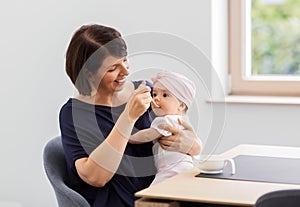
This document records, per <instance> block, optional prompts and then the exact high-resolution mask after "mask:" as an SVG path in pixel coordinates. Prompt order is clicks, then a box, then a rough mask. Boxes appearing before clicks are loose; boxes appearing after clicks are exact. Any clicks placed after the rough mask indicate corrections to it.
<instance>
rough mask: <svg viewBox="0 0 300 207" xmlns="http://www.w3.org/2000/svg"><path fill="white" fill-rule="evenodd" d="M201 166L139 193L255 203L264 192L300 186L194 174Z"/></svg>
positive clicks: (248, 149) (254, 149)
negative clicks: (214, 177)
mask: <svg viewBox="0 0 300 207" xmlns="http://www.w3.org/2000/svg"><path fill="white" fill-rule="evenodd" d="M222 155H224V156H226V157H228V158H233V157H235V156H238V155H256V156H272V157H285V158H300V148H296V147H281V146H280V147H279V146H266V145H239V146H237V147H234V148H233V149H231V150H229V151H227V152H225V153H223V154H222ZM199 173H200V170H199V169H198V168H193V169H192V170H189V171H187V172H184V173H181V174H178V175H176V176H174V177H172V178H170V179H167V180H165V181H163V182H161V183H159V184H157V185H153V186H150V187H149V188H146V189H144V190H142V191H139V192H137V193H136V194H135V195H136V196H137V197H144V198H154V199H170V200H180V201H192V202H207V203H216V204H232V205H239V206H252V205H254V204H255V202H256V200H257V199H258V198H259V197H260V196H261V195H263V194H265V193H267V192H271V191H275V190H282V189H295V188H298V189H300V185H293V184H279V183H266V182H251V181H240V180H228V179H211V178H200V177H195V175H197V174H199Z"/></svg>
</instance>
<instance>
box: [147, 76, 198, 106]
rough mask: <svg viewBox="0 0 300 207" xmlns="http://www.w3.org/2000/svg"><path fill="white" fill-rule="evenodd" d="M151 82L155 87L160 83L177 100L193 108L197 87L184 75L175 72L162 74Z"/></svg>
mask: <svg viewBox="0 0 300 207" xmlns="http://www.w3.org/2000/svg"><path fill="white" fill-rule="evenodd" d="M151 80H152V82H153V85H154V84H155V83H156V82H160V83H161V84H162V85H163V86H164V87H166V89H168V90H169V91H170V92H171V93H172V94H173V95H174V96H175V97H176V98H178V99H179V100H180V101H182V102H183V103H185V104H186V106H187V107H188V108H189V107H190V106H191V104H192V102H193V99H194V98H195V94H196V86H195V84H194V83H193V82H192V81H191V80H189V79H188V78H187V77H185V76H184V75H181V74H179V73H175V72H160V73H157V76H156V77H154V78H151Z"/></svg>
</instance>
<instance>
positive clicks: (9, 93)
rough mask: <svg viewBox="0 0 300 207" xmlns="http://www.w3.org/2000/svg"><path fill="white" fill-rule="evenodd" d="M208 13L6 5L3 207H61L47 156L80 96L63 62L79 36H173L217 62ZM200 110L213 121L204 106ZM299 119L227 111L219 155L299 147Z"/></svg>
mask: <svg viewBox="0 0 300 207" xmlns="http://www.w3.org/2000/svg"><path fill="white" fill-rule="evenodd" d="M209 8H210V0H203V1H198V0H191V1H179V0H164V1H160V0H153V1H140V0H130V1H126V2H125V1H122V0H110V1H99V0H89V1H79V0H72V1H71V0H65V1H52V0H43V1H38V0H27V1H21V0H12V1H6V2H5V3H1V6H0V23H1V24H0V25H1V38H0V57H1V61H0V68H1V72H2V75H1V81H0V84H1V89H2V98H1V106H2V107H1V109H0V113H1V116H0V122H1V128H0V130H1V138H0V140H1V142H2V145H1V150H0V163H1V171H0V184H1V187H0V201H19V202H20V203H21V204H22V206H23V207H40V206H44V207H53V206H56V201H55V197H54V193H53V191H52V188H51V187H50V185H49V182H48V180H47V179H46V177H45V174H44V171H43V167H42V149H43V146H44V144H45V143H46V142H47V141H48V140H49V139H50V138H51V137H54V136H56V135H58V134H59V129H58V111H59V108H60V106H61V105H62V104H63V103H64V102H65V101H66V100H67V98H68V97H70V96H72V95H73V92H74V90H73V87H72V85H71V83H70V81H69V80H68V78H67V76H66V75H65V72H64V55H65V50H66V46H67V44H68V42H69V39H70V36H71V35H72V34H73V32H74V30H75V29H76V28H78V27H79V26H80V25H82V24H85V23H100V24H106V25H111V26H114V27H116V28H117V29H118V30H120V31H121V33H122V34H123V35H128V34H133V33H137V32H143V31H158V32H167V33H170V34H174V35H177V36H179V37H182V38H184V39H185V40H187V41H189V42H191V43H192V44H194V45H195V46H197V47H198V48H199V49H200V50H202V51H203V52H204V53H205V54H206V55H210V9H209ZM129 47H130V45H129ZM216 105H217V104H216ZM199 108H201V110H203V114H205V113H206V108H207V106H206V105H205V104H203V105H202V106H199ZM299 111H300V108H299V106H293V107H287V106H267V105H263V106H262V105H237V104H233V105H228V106H227V120H226V126H225V128H224V133H223V137H222V139H221V142H220V144H219V146H218V150H219V151H222V150H224V149H227V148H229V147H231V146H234V145H236V144H238V143H243V142H247V143H271V144H287V145H298V146H300V141H299V130H298V125H299V124H298V123H299V119H300V118H299V117H300V116H299V115H300V113H299ZM202 122H203V123H204V124H205V119H202Z"/></svg>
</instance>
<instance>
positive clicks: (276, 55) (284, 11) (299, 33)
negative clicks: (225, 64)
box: [229, 0, 300, 96]
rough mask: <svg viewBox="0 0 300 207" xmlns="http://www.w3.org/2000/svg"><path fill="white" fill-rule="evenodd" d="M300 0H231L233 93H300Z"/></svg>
mask: <svg viewBox="0 0 300 207" xmlns="http://www.w3.org/2000/svg"><path fill="white" fill-rule="evenodd" d="M299 10H300V3H299V1H298V0H229V73H230V77H231V94H232V95H270V96H300V13H299V12H298V11H299Z"/></svg>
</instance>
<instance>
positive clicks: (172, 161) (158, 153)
mask: <svg viewBox="0 0 300 207" xmlns="http://www.w3.org/2000/svg"><path fill="white" fill-rule="evenodd" d="M178 118H180V119H182V116H181V115H166V116H162V117H156V118H155V119H154V120H153V121H152V124H151V128H154V129H156V130H157V131H158V132H159V133H160V134H161V135H163V136H170V135H171V133H170V132H169V131H166V130H163V129H160V128H158V125H159V124H167V125H171V126H173V127H176V128H179V129H183V127H182V126H181V125H180V124H179V123H178ZM152 149H153V155H154V161H155V166H156V168H157V174H156V176H155V178H154V180H153V182H152V183H151V185H154V184H156V183H159V182H161V181H163V180H165V179H167V178H170V177H172V176H174V175H176V174H178V173H180V172H183V171H186V170H189V169H191V168H193V166H194V165H193V159H192V157H191V156H190V155H187V154H184V153H180V152H174V151H168V150H164V149H163V148H161V146H160V144H159V143H158V141H156V140H154V145H153V148H152Z"/></svg>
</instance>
